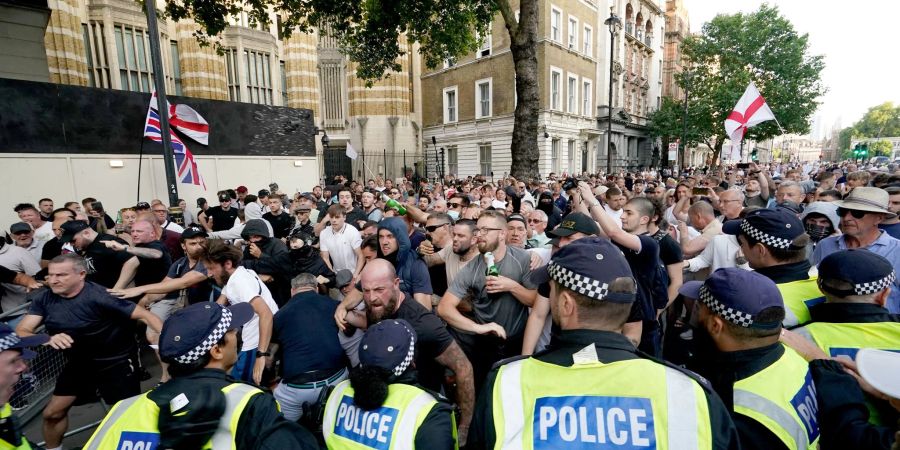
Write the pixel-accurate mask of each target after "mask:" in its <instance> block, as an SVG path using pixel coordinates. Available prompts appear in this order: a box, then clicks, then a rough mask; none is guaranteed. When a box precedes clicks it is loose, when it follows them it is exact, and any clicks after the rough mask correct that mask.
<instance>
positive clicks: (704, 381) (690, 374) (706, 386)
mask: <svg viewBox="0 0 900 450" xmlns="http://www.w3.org/2000/svg"><path fill="white" fill-rule="evenodd" d="M636 353H637V355H638V356H640V357H641V358H644V359H649V360H651V361H653V362H655V363H659V364H662V365H664V366H666V367H668V368H670V369H675V370H677V371H679V372H681V373H683V374H685V375H687V376H688V377H690V378H691V379H693V380H694V381H696V382H697V383H699V384H700V386H702V387H703V388H704V389H706V390H707V391H712V390H713V388H712V384H710V382H709V380H707V379H706V378H704V377H703V376H702V375H700V374H699V373H697V372H694V371H693V370H690V369H688V368H686V367H682V366H679V365H677V364H673V363H671V362H669V361H666V360H664V359H660V358H657V357H655V356H652V355H650V354H647V353H644V352H642V351H640V350H638V351H637V352H636Z"/></svg>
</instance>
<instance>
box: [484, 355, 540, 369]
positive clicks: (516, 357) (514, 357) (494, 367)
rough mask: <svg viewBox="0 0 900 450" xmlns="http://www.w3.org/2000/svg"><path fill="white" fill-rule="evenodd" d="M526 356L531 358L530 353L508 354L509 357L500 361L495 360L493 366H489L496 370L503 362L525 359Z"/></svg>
mask: <svg viewBox="0 0 900 450" xmlns="http://www.w3.org/2000/svg"><path fill="white" fill-rule="evenodd" d="M527 358H531V355H517V356H510V357H509V358H505V359H501V360H500V361H497V362H495V363H494V365H493V366H491V370H497V369H499V368H500V366H502V365H504V364H509V363H511V362H513V361H518V360H520V359H527Z"/></svg>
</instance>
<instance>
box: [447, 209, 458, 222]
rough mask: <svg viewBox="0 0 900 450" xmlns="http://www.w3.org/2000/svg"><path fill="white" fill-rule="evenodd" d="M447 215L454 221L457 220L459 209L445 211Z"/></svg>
mask: <svg viewBox="0 0 900 450" xmlns="http://www.w3.org/2000/svg"><path fill="white" fill-rule="evenodd" d="M447 215H448V216H450V218H451V219H453V221H454V222H455V221H457V220H459V211H453V210H450V211H447Z"/></svg>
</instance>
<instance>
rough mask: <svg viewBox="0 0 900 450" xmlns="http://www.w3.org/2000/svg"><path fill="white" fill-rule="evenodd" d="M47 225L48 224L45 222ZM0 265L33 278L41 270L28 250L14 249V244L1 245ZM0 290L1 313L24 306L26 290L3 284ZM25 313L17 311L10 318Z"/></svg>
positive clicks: (10, 284) (15, 285)
mask: <svg viewBox="0 0 900 450" xmlns="http://www.w3.org/2000/svg"><path fill="white" fill-rule="evenodd" d="M47 223H49V222H47ZM0 265H2V266H3V267H6V268H7V269H9V270H12V271H13V272H22V273H25V274H26V275H28V276H33V275H34V274H36V273H38V271H39V270H41V265H40V264H39V263H38V259H37V258H35V257H34V255H32V254H31V253H30V252H29V251H28V250H26V249H24V248H22V247H16V245H15V244H3V246H2V247H0ZM0 290H3V291H5V293H4V295H3V296H2V297H0V298H2V302H0V306H2V308H3V311H12V310H13V309H14V308H15V307H17V306H21V305H23V304H25V301H26V298H25V295H26V294H27V290H26V289H25V288H24V287H22V286H19V285H17V284H12V283H3V284H0ZM25 312H26V311H24V310H23V311H19V312H18V313H15V315H13V316H11V317H18V316H19V315H21V314H24V313H25Z"/></svg>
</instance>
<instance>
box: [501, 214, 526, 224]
mask: <svg viewBox="0 0 900 450" xmlns="http://www.w3.org/2000/svg"><path fill="white" fill-rule="evenodd" d="M515 221H519V222H522V223H524V224H526V225H527V224H528V221H527V220H525V216H523V215H521V214H519V213H515V214H510V215H509V216H507V217H506V222H507V223H509V222H515Z"/></svg>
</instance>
